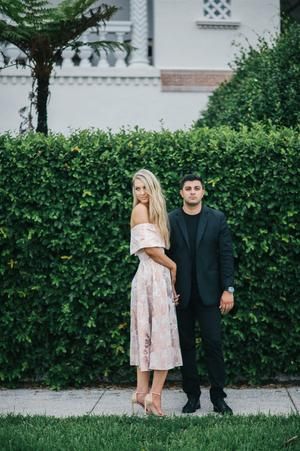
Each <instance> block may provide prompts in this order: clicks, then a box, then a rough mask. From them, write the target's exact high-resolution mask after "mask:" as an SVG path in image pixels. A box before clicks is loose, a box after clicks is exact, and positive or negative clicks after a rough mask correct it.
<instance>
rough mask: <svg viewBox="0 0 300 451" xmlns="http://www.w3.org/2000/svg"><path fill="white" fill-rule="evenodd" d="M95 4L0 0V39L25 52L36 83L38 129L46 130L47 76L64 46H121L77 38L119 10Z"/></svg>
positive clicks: (92, 0) (89, 1)
mask: <svg viewBox="0 0 300 451" xmlns="http://www.w3.org/2000/svg"><path fill="white" fill-rule="evenodd" d="M95 3H97V2H95V0H63V1H61V2H60V3H59V4H58V5H56V6H53V5H51V4H50V2H49V1H47V0H1V1H0V42H1V41H2V42H5V43H11V44H14V45H16V46H17V47H18V48H19V49H20V50H21V51H22V52H23V53H24V54H25V55H26V57H27V60H28V64H29V66H30V68H31V73H32V77H33V79H34V80H36V82H37V88H36V110H37V128H36V131H37V132H41V133H44V134H45V135H46V134H47V133H48V124H47V100H48V96H49V82H50V76H51V73H52V70H53V67H54V65H55V63H56V60H57V57H58V55H59V54H60V53H61V52H62V51H63V50H64V49H65V48H66V47H72V48H73V49H76V48H79V47H80V46H82V45H89V46H91V47H93V48H94V49H99V48H100V47H102V48H103V47H104V48H107V49H108V48H109V49H114V48H120V47H124V45H122V44H120V43H116V42H110V41H93V42H88V43H87V42H83V41H80V36H82V34H83V33H84V32H85V31H86V30H88V29H89V28H90V27H95V28H96V29H97V30H98V29H99V26H100V25H103V24H105V23H106V21H108V20H109V19H110V18H111V16H112V15H113V14H114V13H115V12H116V11H117V9H118V8H117V7H116V6H108V5H105V4H101V5H100V6H95V7H93V5H94V4H95ZM1 15H2V17H1ZM6 65H7V64H6Z"/></svg>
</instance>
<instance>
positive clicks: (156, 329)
mask: <svg viewBox="0 0 300 451" xmlns="http://www.w3.org/2000/svg"><path fill="white" fill-rule="evenodd" d="M146 247H160V248H164V247H165V243H164V241H163V239H162V237H161V234H160V233H159V231H158V229H157V228H156V226H155V225H154V224H150V223H145V224H138V225H136V226H135V227H133V228H132V229H131V241H130V254H135V255H136V256H137V257H138V258H139V260H140V262H139V267H138V269H137V272H136V274H135V276H134V278H133V281H132V287H131V325H130V365H135V366H138V367H139V369H140V370H141V371H148V370H169V369H171V368H174V367H176V366H181V365H182V358H181V352H180V345H179V336H178V328H177V318H176V311H175V304H174V303H173V292H172V283H171V275H170V270H169V269H168V268H166V267H165V266H162V265H160V264H159V263H156V262H155V261H154V260H153V259H152V258H150V257H149V256H148V255H147V254H146V252H145V251H144V248H146Z"/></svg>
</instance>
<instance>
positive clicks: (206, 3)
mask: <svg viewBox="0 0 300 451" xmlns="http://www.w3.org/2000/svg"><path fill="white" fill-rule="evenodd" d="M203 15H204V17H205V19H213V20H226V19H230V18H231V0H203Z"/></svg>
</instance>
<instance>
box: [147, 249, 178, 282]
mask: <svg viewBox="0 0 300 451" xmlns="http://www.w3.org/2000/svg"><path fill="white" fill-rule="evenodd" d="M144 251H145V252H146V254H147V255H148V256H149V257H150V258H152V260H154V261H155V262H156V263H159V264H160V265H163V266H165V267H166V268H168V269H169V270H170V271H171V279H172V283H173V284H175V281H176V269H177V267H176V263H175V262H173V260H171V259H170V258H169V257H167V255H166V254H165V253H164V251H163V249H161V248H160V247H145V248H144Z"/></svg>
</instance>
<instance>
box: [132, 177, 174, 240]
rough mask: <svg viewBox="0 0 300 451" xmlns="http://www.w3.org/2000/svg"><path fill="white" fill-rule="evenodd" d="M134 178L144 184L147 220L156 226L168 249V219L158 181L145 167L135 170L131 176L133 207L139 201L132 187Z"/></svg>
mask: <svg viewBox="0 0 300 451" xmlns="http://www.w3.org/2000/svg"><path fill="white" fill-rule="evenodd" d="M135 180H140V181H141V182H142V183H144V185H145V188H146V192H147V194H148V195H149V220H150V222H151V223H152V224H155V225H156V226H157V228H158V230H159V231H160V233H161V235H162V237H163V239H164V241H165V244H166V248H167V249H169V247H170V231H169V220H168V213H167V207H166V201H165V197H164V194H163V191H162V189H161V186H160V183H159V181H158V179H157V178H156V177H155V175H154V174H152V172H151V171H148V170H147V169H140V170H139V171H138V172H136V173H135V174H134V176H133V177H132V195H133V207H135V206H136V205H137V204H138V203H139V201H138V199H137V196H136V193H135V189H134V182H135Z"/></svg>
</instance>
